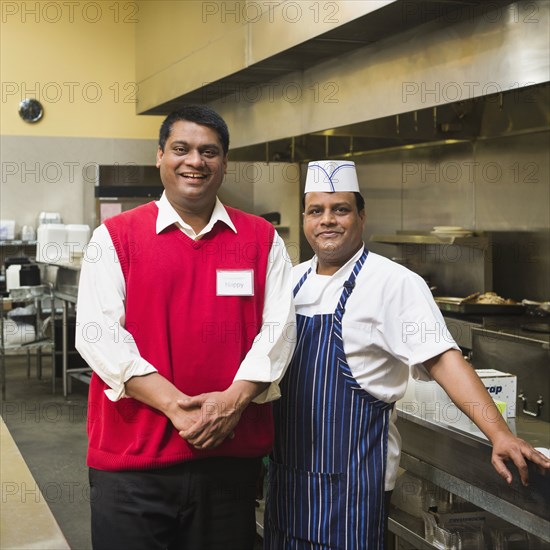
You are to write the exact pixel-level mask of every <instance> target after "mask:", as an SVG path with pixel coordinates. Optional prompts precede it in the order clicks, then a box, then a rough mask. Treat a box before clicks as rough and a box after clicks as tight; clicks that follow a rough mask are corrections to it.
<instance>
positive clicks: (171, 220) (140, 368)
mask: <svg viewBox="0 0 550 550" xmlns="http://www.w3.org/2000/svg"><path fill="white" fill-rule="evenodd" d="M156 204H157V206H158V209H159V211H158V215H157V222H156V233H157V234H159V233H160V232H161V231H162V230H163V229H165V228H166V227H168V226H170V225H172V224H176V225H177V226H178V227H179V229H180V230H181V231H182V232H183V233H185V234H186V235H187V236H188V237H189V238H191V239H200V238H201V237H202V236H204V235H205V234H207V233H208V232H210V231H211V230H212V228H213V227H214V225H215V224H216V222H218V221H220V222H223V223H225V224H226V225H227V226H228V227H229V228H230V229H231V230H232V231H234V232H235V233H237V229H236V228H235V226H234V224H233V222H232V221H231V218H230V217H229V214H228V213H227V210H226V209H225V207H224V206H223V204H222V203H221V202H220V200H219V199H216V204H215V207H214V210H213V212H212V216H211V218H210V221H209V223H208V224H207V225H206V227H204V229H202V231H200V232H199V233H198V234H197V233H195V231H194V230H193V228H192V227H191V226H190V225H188V224H187V223H185V222H184V221H183V220H182V219H181V217H180V216H179V215H178V213H177V212H176V211H175V210H174V208H173V207H172V205H171V204H170V202H169V201H168V199H167V198H166V196H165V194H164V193H163V195H162V197H161V198H160V200H158V201H157V202H156ZM291 267H292V264H291V262H290V260H289V257H288V255H287V253H286V249H285V245H284V242H283V240H282V239H281V237H280V236H279V235H278V234H277V233H276V232H275V237H274V239H273V244H272V246H271V250H270V255H269V260H268V269H267V276H266V285H265V302H264V309H263V314H262V328H261V331H260V333H259V334H258V335H257V336H256V338H255V339H254V342H253V344H252V346H251V348H250V350H249V351H248V353H247V355H246V357H245V358H244V360H243V361H242V363H241V365H240V367H239V370H238V371H237V374H236V375H235V378H234V380H249V381H253V382H270V385H269V387H268V388H267V389H266V390H265V391H264V392H262V393H261V394H260V395H259V396H258V397H256V398H255V399H254V402H255V403H265V402H268V401H272V400H273V399H277V398H278V397H280V391H279V384H278V383H279V381H280V380H281V378H282V376H283V374H284V371H285V369H286V366H287V364H288V361H289V360H290V357H291V355H292V352H293V351H294V346H295V342H296V332H295V331H296V327H295V316H294V306H293V303H292V286H291V281H292V277H291V269H290V268H291ZM125 299H126V285H125V281H124V275H123V273H122V269H121V267H120V262H119V261H118V258H117V256H116V252H115V247H114V245H113V242H112V240H111V236H110V234H109V232H108V230H107V228H106V227H105V225H100V226H99V227H98V228H97V229H96V230H95V231H94V232H93V235H92V238H91V240H90V243H89V244H88V246H87V248H86V252H85V255H84V258H83V261H82V268H81V272H80V280H79V289H78V301H77V330H76V349H77V350H78V352H79V353H80V354H81V355H82V357H83V358H84V359H85V360H86V362H87V363H88V364H89V365H90V366H91V367H92V369H93V370H94V372H96V373H97V375H98V376H99V377H100V378H101V379H102V380H103V381H104V382H105V383H106V384H107V385H108V386H109V389H107V390H106V391H105V393H106V395H107V397H108V398H109V399H111V400H112V401H117V400H119V399H121V398H122V397H126V395H125V392H124V384H125V382H126V381H127V380H129V379H130V378H131V377H133V376H142V375H145V374H149V373H152V372H157V369H156V368H155V366H154V365H152V364H151V363H149V362H148V361H146V360H145V359H144V358H143V357H141V356H140V354H139V351H138V349H137V346H136V344H135V342H134V340H133V338H132V336H131V334H129V333H128V332H127V331H126V329H125V328H124V326H125V307H124V305H125ZM190 322H192V321H190Z"/></svg>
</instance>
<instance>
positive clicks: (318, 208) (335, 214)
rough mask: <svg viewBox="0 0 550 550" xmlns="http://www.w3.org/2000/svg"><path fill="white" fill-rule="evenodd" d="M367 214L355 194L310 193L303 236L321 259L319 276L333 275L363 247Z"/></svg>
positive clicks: (307, 200) (319, 259) (306, 196)
mask: <svg viewBox="0 0 550 550" xmlns="http://www.w3.org/2000/svg"><path fill="white" fill-rule="evenodd" d="M364 226H365V211H364V210H361V211H360V212H359V211H358V210H357V203H356V201H355V196H354V194H353V193H344V192H342V193H307V194H306V195H305V210H304V235H305V236H306V239H307V241H308V242H309V244H310V246H311V248H313V251H314V252H315V254H317V258H318V273H319V274H321V275H332V274H334V273H336V271H338V269H340V268H341V267H342V266H343V265H344V264H345V263H346V262H347V261H348V260H349V259H350V258H351V257H352V256H353V255H354V254H355V253H356V252H357V251H358V250H359V248H360V247H361V245H362V244H363V228H364Z"/></svg>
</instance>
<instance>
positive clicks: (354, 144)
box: [144, 0, 550, 162]
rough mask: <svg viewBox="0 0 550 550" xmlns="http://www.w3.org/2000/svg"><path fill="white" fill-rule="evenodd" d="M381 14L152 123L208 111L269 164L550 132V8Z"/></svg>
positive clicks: (482, 6) (430, 7)
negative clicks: (193, 109)
mask: <svg viewBox="0 0 550 550" xmlns="http://www.w3.org/2000/svg"><path fill="white" fill-rule="evenodd" d="M329 4H330V3H329ZM383 4H384V3H382V2H381V3H380V5H381V6H382V7H380V8H379V9H375V10H373V11H371V12H369V13H367V14H365V15H362V16H360V17H358V18H357V19H354V20H351V21H349V22H347V23H345V24H342V25H340V26H338V27H336V28H334V29H333V30H331V31H329V32H325V33H323V34H320V35H318V36H316V37H314V38H312V39H309V40H306V41H304V42H301V43H299V44H296V45H295V46H294V47H292V48H290V49H287V50H285V51H283V52H280V53H278V54H277V55H274V56H272V57H268V58H266V59H264V60H262V61H260V62H258V63H255V64H253V65H250V66H248V67H246V68H245V69H243V70H240V71H238V72H236V73H234V74H231V75H229V76H226V77H225V78H222V79H220V80H218V81H216V82H213V83H210V84H207V85H204V86H203V87H201V88H198V89H195V90H192V91H188V92H187V93H185V94H183V95H181V96H179V97H176V98H174V99H172V100H170V101H167V102H164V103H162V104H159V105H157V106H155V107H154V108H150V109H148V110H147V111H145V112H144V113H146V114H165V113H167V112H168V111H170V110H172V109H175V108H177V107H178V105H181V104H184V103H190V102H200V103H208V104H210V105H211V106H212V107H214V108H215V109H216V110H218V111H219V112H220V113H221V114H222V116H224V118H225V119H226V120H227V122H228V125H229V127H230V129H231V133H232V160H245V161H256V160H257V161H268V162H269V161H273V160H276V161H286V160H288V161H302V160H307V159H310V158H319V157H320V156H323V157H341V156H344V155H357V154H368V153H369V152H373V151H378V150H381V149H384V150H386V149H391V148H396V147H397V148H400V147H422V146H424V145H426V144H431V145H433V144H434V143H453V142H456V141H466V140H468V141H471V140H477V139H484V138H492V137H499V136H502V135H511V134H520V133H522V132H536V131H539V130H544V129H548V126H549V114H548V113H549V89H548V83H549V82H550V62H549V56H548V43H549V40H550V36H549V28H550V3H549V2H547V1H546V0H539V1H529V2H522V1H519V2H510V1H495V2H483V1H482V0H479V1H438V0H434V1H427V2H421V1H418V2H417V1H414V2H412V1H409V0H398V1H395V2H388V3H386V4H385V5H383ZM197 62H204V60H200V61H199V59H197ZM285 89H286V90H290V91H292V92H294V91H296V92H297V93H296V94H294V95H292V94H290V93H287V94H286V96H285V94H284V93H281V91H284V90H285ZM248 92H250V93H248Z"/></svg>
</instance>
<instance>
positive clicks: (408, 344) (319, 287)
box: [293, 248, 459, 491]
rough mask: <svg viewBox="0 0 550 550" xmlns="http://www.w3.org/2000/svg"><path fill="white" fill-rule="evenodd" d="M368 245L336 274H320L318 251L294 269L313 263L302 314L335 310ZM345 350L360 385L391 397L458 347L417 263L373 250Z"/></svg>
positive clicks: (348, 315) (394, 442) (391, 444)
mask: <svg viewBox="0 0 550 550" xmlns="http://www.w3.org/2000/svg"><path fill="white" fill-rule="evenodd" d="M362 253H363V249H362V248H361V249H360V250H359V251H358V252H357V253H356V254H355V255H354V256H353V257H352V258H351V259H350V260H349V261H348V262H347V263H346V264H345V265H344V266H342V267H341V268H340V269H339V270H338V271H337V272H336V273H335V274H334V275H332V276H328V275H318V274H317V272H316V270H317V258H316V257H315V256H314V257H313V259H312V260H310V261H307V262H304V263H301V264H300V265H297V266H296V267H295V268H294V269H293V284H294V286H295V285H296V284H297V283H298V281H299V280H300V278H301V277H302V276H303V275H304V273H305V272H306V271H307V270H308V269H309V268H310V267H311V269H312V271H311V273H310V274H309V275H308V277H307V279H306V281H305V283H304V284H303V285H302V287H301V288H300V290H299V292H298V294H297V296H296V297H295V307H296V313H297V314H299V315H304V316H306V317H312V316H313V315H319V314H330V313H334V311H335V310H336V307H337V305H338V301H339V299H340V296H341V294H342V290H343V284H344V283H345V282H346V281H347V279H348V278H349V276H350V274H351V272H352V271H353V267H354V265H355V262H356V261H357V260H358V259H359V257H360V256H361V254H362ZM342 336H343V341H344V351H345V353H346V357H347V361H348V365H349V368H350V370H351V372H352V373H353V375H354V377H355V379H356V380H357V382H358V383H359V385H360V386H361V387H362V388H363V389H365V390H366V391H368V392H369V393H370V394H371V395H372V396H373V397H376V398H378V399H380V400H382V401H384V402H386V403H393V402H395V401H397V400H399V399H401V398H402V397H403V395H404V394H405V390H406V388H407V382H408V380H409V373H410V374H411V375H412V377H413V378H416V379H424V380H429V379H430V376H429V374H428V372H427V370H426V369H425V368H424V366H423V364H422V363H423V362H424V361H426V360H428V359H431V358H432V357H435V356H436V355H439V354H440V353H443V352H444V351H446V350H448V349H451V348H456V349H459V348H458V346H457V345H456V343H455V341H454V340H453V338H452V336H451V335H450V333H449V332H448V330H447V327H446V325H445V321H444V319H443V316H442V314H441V312H440V310H439V308H438V307H437V305H436V304H435V302H434V300H433V298H432V295H431V292H430V290H429V289H428V287H427V285H426V283H425V282H424V280H423V279H422V278H421V277H420V276H418V275H417V274H416V273H413V272H412V271H410V270H409V269H407V268H405V267H403V266H402V265H399V264H397V263H395V262H392V261H391V260H388V259H387V258H384V257H383V256H379V255H378V254H375V253H373V252H369V254H368V256H367V259H366V261H365V264H364V265H363V268H362V269H361V271H360V272H359V274H358V276H357V279H356V281H355V287H354V289H353V292H352V293H351V296H350V297H349V298H348V301H347V303H346V310H345V313H344V316H343V319H342ZM395 420H396V411H395V409H394V412H393V414H392V418H391V422H390V428H389V441H388V463H387V470H386V491H389V490H392V489H393V487H394V485H395V479H396V477H397V470H398V466H399V457H400V452H401V438H400V437H399V433H398V431H397V427H396V425H395Z"/></svg>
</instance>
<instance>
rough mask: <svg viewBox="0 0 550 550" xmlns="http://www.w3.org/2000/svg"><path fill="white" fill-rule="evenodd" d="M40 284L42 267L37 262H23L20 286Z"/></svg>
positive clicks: (20, 272)
mask: <svg viewBox="0 0 550 550" xmlns="http://www.w3.org/2000/svg"><path fill="white" fill-rule="evenodd" d="M39 284H40V268H39V267H38V266H37V265H36V264H22V265H21V266H20V270H19V286H36V285H39Z"/></svg>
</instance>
